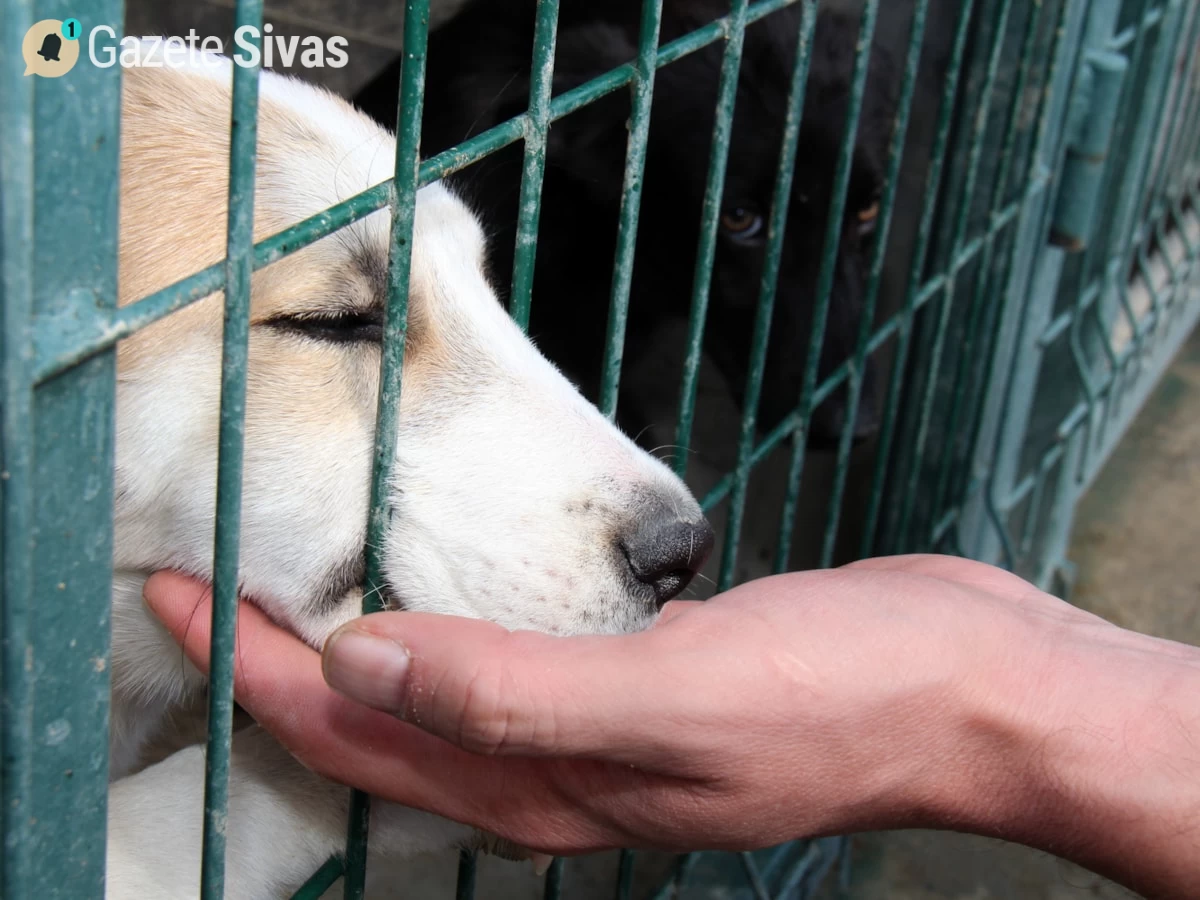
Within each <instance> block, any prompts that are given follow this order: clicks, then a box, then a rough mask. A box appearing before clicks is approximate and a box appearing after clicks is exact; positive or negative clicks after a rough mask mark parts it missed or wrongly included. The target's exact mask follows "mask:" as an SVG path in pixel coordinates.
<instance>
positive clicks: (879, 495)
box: [859, 0, 975, 556]
mask: <svg viewBox="0 0 1200 900" xmlns="http://www.w3.org/2000/svg"><path fill="white" fill-rule="evenodd" d="M974 6H975V2H974V0H964V3H963V4H962V8H961V10H960V11H959V14H958V15H959V19H958V29H957V31H956V32H955V37H954V47H953V49H952V51H951V55H950V63H949V65H948V66H947V69H946V77H945V86H944V88H943V91H942V98H941V105H940V107H939V111H938V121H937V127H936V134H935V136H934V142H933V147H932V148H931V152H930V159H931V162H930V165H929V171H928V174H927V175H926V178H925V194H924V197H925V200H924V205H923V206H922V210H921V221H920V225H919V227H918V231H917V240H916V243H915V244H914V247H913V256H912V261H911V265H910V266H909V284H908V293H907V296H906V298H905V302H904V309H903V313H902V318H901V327H900V335H899V343H898V346H897V349H896V356H895V359H894V360H893V362H892V371H891V376H890V378H889V380H888V392H887V399H886V401H885V403H884V413H883V423H882V425H881V427H880V438H879V449H878V450H877V451H876V454H875V469H874V472H873V474H872V477H871V493H870V500H869V501H868V504H867V513H866V516H865V518H864V520H863V522H864V524H863V537H862V546H861V549H860V553H859V555H860V556H870V555H871V554H872V552H873V551H874V549H875V532H876V530H877V528H878V525H879V513H880V510H881V504H882V501H883V493H884V481H885V479H886V478H887V467H888V461H889V459H890V457H891V449H892V441H893V439H894V438H895V434H896V424H897V420H898V416H897V413H898V410H899V406H900V391H901V388H902V387H903V381H904V372H905V368H906V366H907V364H908V353H909V348H910V344H911V342H912V322H913V318H914V316H915V314H916V309H917V303H916V301H917V295H918V292H919V290H920V283H921V274H922V272H923V271H924V269H925V258H926V256H927V254H928V252H929V243H930V237H931V235H932V233H933V217H934V214H935V212H936V211H937V196H938V192H939V191H940V189H941V182H942V170H943V168H944V167H945V163H946V150H947V148H948V146H949V143H950V128H951V125H952V124H953V119H954V98H955V95H956V94H957V93H958V82H959V78H960V77H961V75H962V69H963V62H964V60H965V58H966V49H967V39H968V37H969V35H970V26H971V19H972V14H973V12H974Z"/></svg>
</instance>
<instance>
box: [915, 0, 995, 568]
mask: <svg viewBox="0 0 1200 900" xmlns="http://www.w3.org/2000/svg"><path fill="white" fill-rule="evenodd" d="M1012 4H1013V0H1002V2H1001V3H1000V5H999V7H998V8H997V10H996V19H995V22H994V23H993V27H994V29H995V33H994V34H993V36H992V46H991V48H990V50H989V53H988V65H987V74H986V75H985V77H984V83H983V87H982V88H981V90H980V95H979V107H978V109H977V110H976V113H975V121H974V123H973V126H972V131H973V133H972V135H971V145H970V150H969V152H968V162H967V175H966V181H965V184H964V185H963V188H962V192H961V194H960V196H959V204H958V211H957V215H956V217H955V223H954V245H953V246H954V250H953V251H952V253H953V254H954V255H957V253H958V251H959V249H960V248H961V247H962V245H963V243H965V242H966V240H967V238H966V232H967V225H968V220H969V217H970V214H971V200H972V198H973V197H974V196H975V186H976V182H977V181H978V177H979V164H980V162H981V161H982V159H983V140H984V138H985V137H986V135H987V125H988V119H989V114H990V112H991V97H992V91H993V90H994V88H995V86H996V78H997V76H998V75H999V73H1000V62H1001V60H1002V59H1003V50H1004V41H1005V37H1006V36H1007V33H1008V18H1009V14H1010V12H1011V11H1012ZM956 276H957V273H956V272H952V273H951V274H950V279H949V282H948V284H947V286H946V294H945V299H944V301H943V304H942V309H941V314H940V316H939V317H938V321H937V329H936V333H935V336H934V339H933V349H932V350H931V352H930V363H929V368H928V374H927V375H926V381H925V396H924V397H923V398H922V400H921V412H920V417H919V420H918V425H917V433H916V439H915V442H914V447H915V449H914V451H913V453H912V454H911V456H910V458H909V464H908V473H907V478H906V481H907V484H906V486H905V490H904V497H903V500H902V501H901V512H900V522H899V529H898V533H899V534H900V535H909V532H908V526H909V522H910V521H911V519H912V514H913V508H914V506H915V504H916V498H917V489H918V487H919V485H920V480H921V460H922V458H923V457H924V453H925V443H926V441H928V439H929V428H930V424H931V423H932V418H933V402H934V398H935V397H936V396H937V388H938V374H939V372H940V370H941V363H942V355H943V353H944V351H945V346H946V335H947V334H948V332H949V327H950V312H951V309H952V308H953V305H954V290H955V278H956ZM902 540H904V538H902ZM907 543H909V544H910V545H911V544H912V543H915V542H914V541H912V536H911V535H909V536H908V541H907Z"/></svg>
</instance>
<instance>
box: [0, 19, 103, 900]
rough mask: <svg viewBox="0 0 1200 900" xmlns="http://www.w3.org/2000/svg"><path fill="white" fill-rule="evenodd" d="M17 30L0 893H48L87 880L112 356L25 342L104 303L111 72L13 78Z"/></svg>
mask: <svg viewBox="0 0 1200 900" xmlns="http://www.w3.org/2000/svg"><path fill="white" fill-rule="evenodd" d="M4 13H5V15H4V18H3V28H4V34H5V35H7V34H8V29H10V28H16V27H19V26H20V25H24V26H26V27H28V26H29V25H30V24H31V22H30V17H32V18H33V19H35V20H43V19H58V20H65V19H67V18H69V17H70V15H71V12H70V7H69V6H68V5H67V2H66V0H42V2H39V3H36V4H33V5H25V4H17V5H15V6H11V7H5V10H4ZM8 13H12V14H13V21H12V22H11V23H10V20H9V18H8ZM89 15H91V16H92V17H93V21H96V22H105V23H107V22H113V21H116V22H118V23H119V21H120V4H119V2H116V0H94V2H93V4H92V7H91V9H90V10H89ZM23 37H24V34H23V33H22V34H18V35H16V39H15V40H14V42H13V43H12V44H10V45H9V46H8V52H9V58H8V59H6V60H5V62H4V69H3V72H4V75H3V76H0V77H3V79H4V84H2V85H0V89H3V90H4V94H3V100H0V108H2V109H3V113H0V115H2V116H3V120H4V124H5V132H4V134H3V138H2V139H0V140H3V142H4V146H3V154H2V155H3V157H4V161H3V163H2V165H3V167H4V168H3V173H4V179H5V180H4V184H3V185H2V187H0V206H2V207H3V210H4V213H3V218H4V234H3V237H2V238H0V240H2V241H3V244H2V245H0V252H3V254H4V257H5V281H4V285H3V290H4V302H5V307H6V310H5V319H6V321H5V344H6V346H5V349H4V361H5V368H6V373H5V374H6V376H8V375H9V374H10V373H11V374H12V375H13V376H14V379H15V380H14V381H13V383H11V384H10V383H8V382H7V380H6V386H5V391H6V397H5V409H4V412H3V414H4V417H5V423H4V427H5V434H4V442H5V454H6V458H5V461H4V466H5V469H4V471H5V472H6V473H7V476H6V479H4V482H3V483H4V493H5V499H6V502H11V503H12V504H13V508H12V509H11V510H10V512H12V513H13V514H14V518H15V519H16V520H17V521H18V522H20V521H21V520H22V519H23V520H24V521H23V523H21V524H17V525H15V526H13V527H15V528H17V529H18V530H15V531H13V532H12V533H11V534H10V533H9V527H10V526H9V523H8V522H7V521H6V522H5V541H6V547H5V575H6V578H8V577H10V576H13V577H14V582H15V583H13V584H12V586H13V587H14V588H15V591H14V594H13V596H12V598H11V600H10V599H9V597H8V596H7V591H6V596H5V598H4V600H3V602H0V606H2V607H3V608H4V613H3V615H4V618H5V628H6V629H7V628H8V626H9V625H10V624H11V625H13V626H14V633H13V634H11V635H10V634H8V633H7V630H6V633H5V634H4V636H3V639H4V641H5V643H6V645H7V647H6V651H7V652H6V653H5V656H6V657H7V659H8V663H9V666H10V668H7V669H6V671H5V673H4V677H5V684H4V688H5V693H6V696H5V698H4V699H5V703H6V707H7V708H6V716H5V718H6V719H7V721H6V723H5V724H6V725H7V724H9V723H11V724H13V725H15V726H16V730H15V731H14V732H13V733H12V734H11V735H5V736H4V737H3V740H4V742H5V745H6V746H5V754H6V761H5V764H4V765H5V771H4V772H3V773H2V774H0V780H3V782H4V790H5V794H6V797H7V799H11V800H16V801H17V806H16V808H12V809H9V808H6V809H5V812H4V816H5V818H6V819H7V818H8V817H9V816H12V817H13V818H12V819H9V820H8V822H7V823H6V824H10V825H12V826H14V827H15V828H16V829H17V830H16V831H15V833H14V832H11V831H10V832H8V833H7V834H6V835H5V859H4V861H3V863H0V866H3V868H4V870H5V873H6V874H5V879H4V880H5V882H7V884H5V886H4V887H3V888H0V892H3V893H4V894H5V896H7V895H8V891H9V889H10V885H11V886H12V887H11V889H12V896H14V897H37V898H47V900H54V898H66V897H78V896H89V897H90V896H98V895H101V894H103V892H104V857H105V825H106V812H107V788H108V748H109V741H108V725H109V718H108V713H109V698H110V694H111V685H110V680H109V673H110V671H111V666H109V664H108V662H109V634H110V614H111V595H112V571H113V544H112V514H113V512H112V510H113V506H112V504H113V446H114V425H113V408H114V395H115V384H116V354H115V353H114V352H112V351H111V350H104V351H102V352H99V353H96V354H95V355H92V356H89V357H88V358H87V359H84V360H82V361H81V362H80V364H78V365H77V366H74V367H72V368H71V369H70V370H68V371H63V372H61V373H59V374H58V375H57V376H56V377H55V378H53V379H50V380H47V381H46V382H44V383H37V378H36V375H35V374H34V372H33V367H32V366H31V365H29V363H30V362H32V360H31V358H30V355H29V354H30V351H31V349H33V348H35V347H37V346H38V345H39V344H43V343H44V341H45V339H46V338H47V337H49V338H50V339H51V340H53V339H54V338H60V337H61V336H62V333H63V331H64V330H66V329H64V327H63V323H71V324H72V325H78V326H80V329H81V330H83V331H86V330H88V329H91V328H97V329H99V328H102V327H103V326H104V324H105V323H107V322H108V321H111V318H112V316H113V311H114V309H115V307H116V302H117V300H116V295H117V209H118V198H117V180H116V178H115V174H114V173H115V172H116V171H117V169H118V166H119V159H118V136H119V131H120V122H119V113H120V73H119V72H117V71H109V70H103V69H99V68H97V67H95V66H90V65H86V64H82V65H78V66H76V68H75V69H74V70H73V71H72V72H71V73H70V76H69V77H66V78H55V79H50V78H46V79H43V78H38V77H35V76H33V75H29V76H26V75H24V74H23V73H24V67H23V66H22V67H21V68H14V69H9V68H8V65H13V66H20V65H21V57H22V54H21V52H20V49H19V48H20V47H21V44H22V38H23ZM69 37H70V36H69V35H63V38H64V40H63V44H64V49H65V45H66V41H67V40H68V39H69ZM10 78H11V79H12V81H11V82H10V81H9V79H10ZM22 81H23V82H24V83H20V82H22ZM80 98H86V102H80ZM10 103H12V106H11V107H10V105H9V104H10ZM17 116H20V117H21V121H14V120H13V119H15V117H17ZM10 117H13V118H10ZM10 140H11V143H9V141H10ZM10 149H11V150H12V151H13V154H14V155H13V158H12V159H11V160H10V159H9V158H8V152H9V150H10ZM31 154H32V155H31ZM18 178H20V179H23V181H22V182H20V183H19V182H18V181H17V180H16V179H18ZM10 189H11V191H12V194H11V196H10V195H9V191H10ZM10 238H11V240H12V241H13V245H12V246H11V247H10V246H9V245H8V241H9V240H10ZM30 254H31V255H30ZM10 286H11V287H12V289H13V295H12V296H11V297H10V296H9V295H8V290H9V287H10ZM17 341H21V342H22V343H23V344H24V346H19V345H16V343H15V342H17ZM30 344H32V345H33V347H31V346H30ZM35 384H36V387H35V386H34V385H35ZM10 397H11V398H12V400H13V408H12V409H11V410H10V409H9V408H8V400H9V398H10ZM10 454H11V455H10ZM10 464H11V465H12V466H13V468H12V469H11V470H10V469H9V468H8V467H9V466H10ZM10 492H11V493H10ZM10 551H11V559H10V557H9V554H10ZM10 564H11V565H12V566H13V567H14V571H11V572H10V571H9V566H10ZM26 579H27V580H26ZM5 587H6V589H7V587H8V585H7V584H6V586H5ZM26 592H27V593H26ZM10 603H11V604H12V606H11V608H10ZM17 642H19V644H18V643H17ZM14 650H15V652H16V654H17V655H16V656H15V657H13V656H10V654H11V653H12V652H13V651H14ZM17 667H20V670H19V671H17ZM26 728H27V729H28V730H24V731H23V729H26ZM25 738H27V739H28V743H25V742H24V740H23V739H25ZM10 753H11V754H12V756H11V757H10V756H9V754H10ZM10 772H11V774H12V775H13V776H14V783H13V784H12V785H11V786H10V785H9V784H8V777H9V774H10ZM10 841H20V843H19V845H14V843H9V842H10ZM14 880H16V881H15V883H14Z"/></svg>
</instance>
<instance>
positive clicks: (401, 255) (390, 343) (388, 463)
mask: <svg viewBox="0 0 1200 900" xmlns="http://www.w3.org/2000/svg"><path fill="white" fill-rule="evenodd" d="M428 39H429V0H406V3H405V6H404V51H403V56H402V59H403V63H402V65H401V70H400V99H399V109H398V110H397V116H396V120H397V122H399V127H398V128H397V129H396V166H395V178H394V182H395V200H394V203H393V206H392V230H391V238H390V242H389V243H390V247H389V254H388V274H387V284H388V296H387V304H386V306H385V310H384V324H383V348H382V353H381V354H380V356H381V361H380V370H379V407H378V412H377V415H376V425H375V452H374V458H373V461H372V469H371V509H370V514H369V519H368V521H367V549H366V556H367V559H366V563H367V580H366V586H365V590H364V591H363V612H364V613H370V612H376V611H378V610H379V609H380V608H381V597H382V596H383V590H384V587H385V584H386V576H385V575H384V559H383V546H384V539H383V538H384V535H385V534H386V533H387V524H388V519H389V517H390V515H391V500H390V492H389V484H390V482H391V473H392V466H393V465H394V463H395V459H396V432H397V421H398V419H399V416H400V391H401V372H402V371H403V369H404V349H405V339H406V337H407V335H408V282H409V275H410V274H411V272H412V236H413V224H414V222H415V220H416V205H417V190H418V186H419V183H420V147H421V112H422V106H423V103H424V99H425V55H426V47H427V44H428ZM370 818H371V811H370V799H369V798H368V797H367V795H366V794H364V793H362V792H361V791H353V792H352V793H351V795H350V821H349V823H348V826H347V833H346V880H345V885H346V887H345V897H346V900H360V898H361V897H362V896H363V891H364V890H365V888H366V873H367V829H368V825H369V823H370Z"/></svg>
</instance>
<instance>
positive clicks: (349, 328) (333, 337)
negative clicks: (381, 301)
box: [265, 310, 383, 344]
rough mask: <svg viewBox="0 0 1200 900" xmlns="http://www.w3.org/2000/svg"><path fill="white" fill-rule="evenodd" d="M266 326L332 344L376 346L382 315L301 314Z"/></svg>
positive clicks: (347, 311)
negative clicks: (367, 344) (368, 343)
mask: <svg viewBox="0 0 1200 900" xmlns="http://www.w3.org/2000/svg"><path fill="white" fill-rule="evenodd" d="M265 324H266V325H268V326H270V327H271V328H275V329H277V330H279V331H290V332H291V333H292V334H298V335H301V336H302V337H306V338H311V339H312V340H314V341H327V342H329V343H331V344H358V343H367V342H373V343H376V344H378V343H380V342H382V341H383V313H382V311H379V310H371V311H365V312H358V311H352V310H346V311H342V312H311V313H300V314H298V315H293V316H277V317H276V318H274V319H271V320H269V321H268V322H266V323H265Z"/></svg>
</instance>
